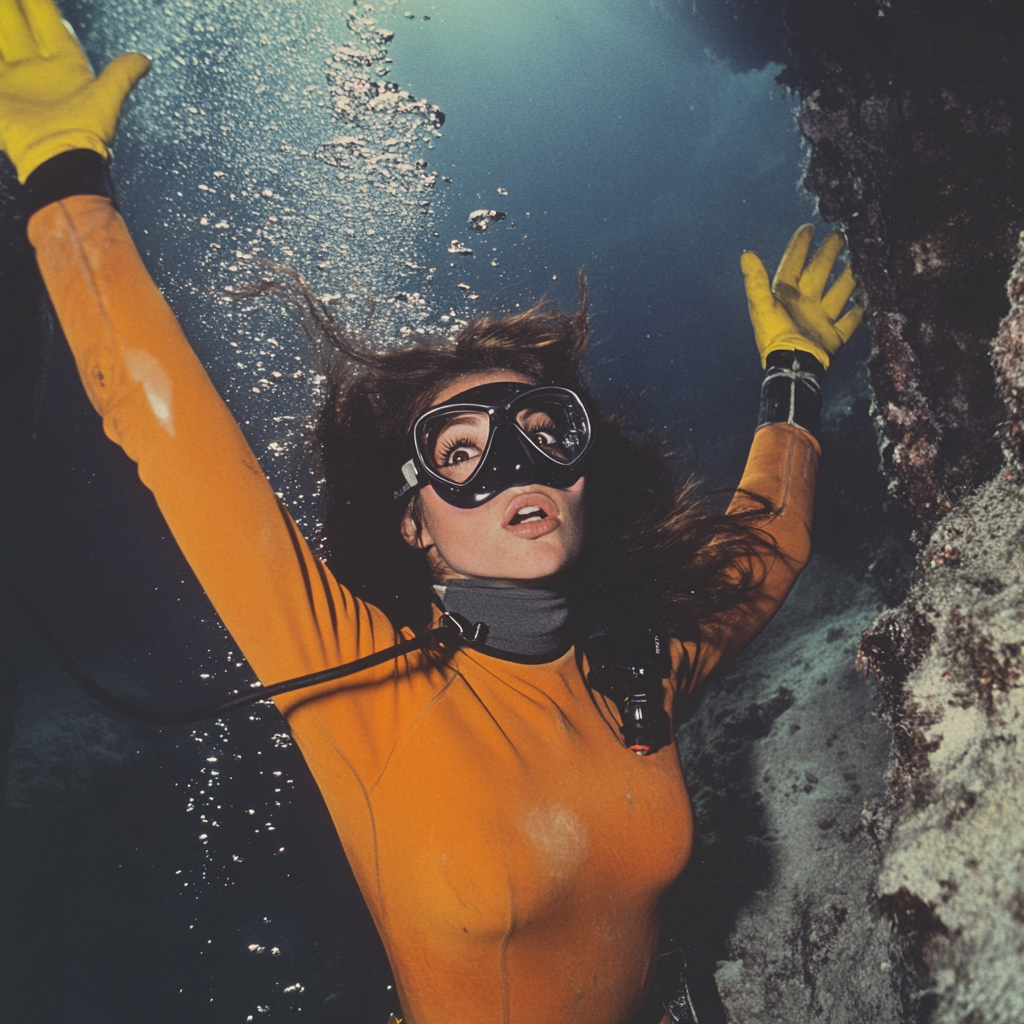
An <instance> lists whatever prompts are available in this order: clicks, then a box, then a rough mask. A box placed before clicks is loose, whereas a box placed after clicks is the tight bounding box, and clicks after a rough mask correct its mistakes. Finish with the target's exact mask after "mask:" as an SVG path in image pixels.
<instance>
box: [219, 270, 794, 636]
mask: <svg viewBox="0 0 1024 1024" xmlns="http://www.w3.org/2000/svg"><path fill="white" fill-rule="evenodd" d="M274 269H275V271H276V273H277V275H278V276H277V277H276V278H275V279H274V280H268V281H263V282H260V283H258V284H255V285H252V286H250V287H248V288H246V289H245V291H244V292H241V293H240V292H236V293H234V294H235V296H236V297H243V296H245V297H250V296H255V295H259V294H267V293H275V294H277V295H279V296H280V297H282V298H284V299H285V300H286V301H287V302H289V303H290V304H291V305H292V306H293V307H294V308H295V309H297V310H298V312H299V314H300V316H301V321H302V324H303V327H304V329H305V331H306V333H307V335H308V336H309V338H310V340H311V342H312V343H313V345H314V348H315V350H316V351H317V352H318V353H319V355H320V357H321V359H322V360H323V363H324V365H323V367H322V369H323V371H324V376H325V380H326V384H325V394H324V399H325V400H324V402H323V405H322V406H321V408H320V411H319V413H318V415H317V417H316V420H315V423H314V427H313V431H312V434H313V440H314V447H315V450H316V452H317V457H318V460H319V472H320V474H321V476H322V479H323V482H324V484H323V486H324V498H325V499H326V514H325V519H324V527H323V529H324V538H323V539H324V542H325V543H324V547H325V556H326V560H327V563H328V566H329V568H330V569H331V571H332V572H333V573H334V575H335V577H336V578H337V579H338V580H339V581H340V582H342V583H343V584H344V585H345V586H346V587H348V588H349V590H351V591H352V592H353V593H354V594H355V595H356V596H358V597H361V598H363V599H364V600H366V601H368V602H370V603H371V604H374V605H376V606H377V607H378V608H380V609H381V610H382V611H384V612H385V613H386V614H387V615H388V617H389V618H390V619H391V620H392V622H393V623H394V624H395V625H396V626H397V627H401V626H411V627H412V628H413V629H415V630H417V631H419V630H421V629H423V628H425V627H426V626H427V625H428V624H429V622H430V620H431V617H432V614H433V613H432V608H431V602H432V597H433V594H432V589H431V588H432V585H433V583H434V582H435V581H434V579H433V578H432V575H431V570H430V568H429V566H428V562H427V557H426V553H425V552H424V551H421V550H418V549H415V548H413V547H411V546H410V545H408V544H407V543H406V542H405V540H404V539H403V538H402V536H401V532H400V523H401V521H402V518H403V515H404V513H405V511H406V502H398V501H395V500H394V496H393V495H394V490H395V486H396V485H395V480H396V476H397V473H398V468H399V466H400V462H401V457H402V453H403V449H404V446H405V444H406V440H407V438H408V435H409V432H410V430H411V428H412V425H413V423H414V422H415V420H416V418H417V417H418V416H419V415H420V414H421V413H422V412H424V411H425V410H426V409H428V408H430V406H431V405H432V404H433V403H434V401H435V398H436V396H437V395H438V394H439V393H440V392H441V391H442V390H444V389H445V388H446V387H448V386H449V385H450V384H452V383H454V382H455V381H457V380H459V379H460V378H462V377H465V376H466V375H468V374H474V373H479V372H481V371H491V370H505V371H509V372H511V373H515V374H521V375H522V376H523V377H525V378H526V379H527V380H529V381H532V382H533V383H535V384H537V385H541V384H544V385H557V386H559V387H564V388H569V389H570V390H572V391H575V392H576V393H577V394H578V395H579V396H580V398H581V399H582V400H583V402H584V404H585V405H586V407H587V409H588V411H589V412H590V415H591V420H592V423H593V426H594V446H593V448H592V450H591V453H590V454H589V455H588V456H587V463H586V468H585V473H584V476H585V479H586V487H585V490H584V503H585V512H586V532H585V537H584V543H583V547H582V550H581V552H580V554H579V555H578V557H577V558H576V560H575V561H574V563H573V564H572V565H571V566H570V567H569V568H568V569H567V570H566V571H565V572H564V576H563V581H562V582H563V586H564V587H565V589H566V590H567V591H568V593H569V597H570V607H571V608H572V609H573V615H574V617H575V621H576V624H577V629H578V630H580V631H583V630H589V629H592V628H595V627H597V626H600V625H607V624H618V623H621V622H623V621H624V620H626V619H628V620H629V621H631V622H635V623H643V624H650V625H657V627H658V628H660V629H662V630H664V631H665V632H667V633H668V634H669V635H672V636H677V637H681V638H687V637H692V636H694V635H695V626H696V624H697V623H699V622H701V621H703V620H707V619H708V618H709V617H710V616H714V615H718V614H720V613H722V612H726V611H728V610H729V609H732V608H735V607H736V606H737V605H739V604H740V603H742V602H743V601H744V600H746V599H748V598H749V597H750V595H751V594H752V592H753V590H754V589H755V588H756V587H757V586H758V585H759V584H760V582H761V580H762V579H763V577H764V573H765V561H766V555H768V554H770V553H773V552H774V546H773V544H772V542H771V541H770V539H769V538H768V537H767V536H766V535H765V534H763V533H762V532H761V531H760V530H759V529H758V528H757V524H758V522H761V523H763V522H764V517H765V516H766V515H767V514H770V513H771V511H772V510H771V508H770V506H769V504H768V503H767V501H765V499H763V498H758V497H757V496H755V495H750V496H749V501H748V502H747V503H746V504H747V506H749V507H748V508H746V509H745V510H744V511H742V512H739V513H736V512H733V513H732V514H729V515H726V514H724V513H723V512H722V511H720V510H716V509H715V505H716V504H717V503H718V502H716V500H715V497H716V496H715V495H708V494H705V493H702V492H701V491H700V489H699V487H698V486H697V484H696V483H695V482H694V481H693V480H692V479H690V480H687V481H684V482H680V481H679V480H678V479H677V477H676V474H675V472H674V466H673V459H672V456H671V454H670V453H669V452H668V451H667V450H666V448H665V446H664V443H663V442H662V441H661V440H660V439H658V438H657V437H656V436H654V435H653V434H651V433H650V432H645V431H642V430H638V429H636V428H635V427H632V426H631V425H630V424H629V423H628V422H627V420H626V418H625V417H624V416H623V415H622V414H621V413H617V414H605V413H602V412H600V410H599V409H598V407H597V405H596V403H595V402H594V399H593V397H592V396H591V394H590V391H589V388H588V387H587V384H586V381H585V379H584V376H583V373H582V370H581V363H582V360H583V355H584V352H585V351H586V347H587V337H588V327H587V285H586V279H585V277H584V276H583V274H582V272H581V273H580V276H579V286H580V305H579V308H578V309H577V310H576V312H575V313H573V314H563V313H561V312H560V311H559V309H558V307H557V306H556V305H555V304H554V303H552V302H545V301H541V302H539V303H537V304H536V305H535V306H533V307H532V308H530V309H527V310H525V311H524V312H520V313H515V314H513V315H510V316H504V317H490V316H483V317H480V318H478V319H476V320H474V321H472V322H471V323H469V324H468V325H467V326H465V327H463V328H462V329H461V330H460V331H459V332H458V333H457V334H455V335H454V337H453V336H450V335H433V334H426V333H424V334H414V335H411V336H410V337H408V338H407V339H406V340H407V342H408V344H407V347H404V348H402V349H397V350H390V351H389V350H384V351H382V350H381V349H380V347H379V346H375V345H373V344H372V343H371V342H370V341H368V340H366V339H364V338H362V337H360V336H359V335H358V334H357V333H356V332H354V331H353V330H352V329H350V328H348V327H346V326H345V325H343V324H342V323H341V322H340V321H339V320H338V319H337V318H336V317H335V316H334V315H333V313H332V312H331V310H330V309H329V308H328V307H327V306H325V305H324V303H323V302H322V301H321V300H320V299H319V298H318V297H317V296H316V295H315V294H314V293H313V292H312V290H311V289H310V287H309V285H308V284H307V283H306V281H305V280H304V279H303V278H302V277H301V276H299V275H298V274H296V273H295V272H294V271H291V270H289V269H287V268H285V267H275V268H274ZM412 501H413V506H412V513H413V516H414V518H417V519H418V516H417V505H418V497H416V496H414V497H413V499H412Z"/></svg>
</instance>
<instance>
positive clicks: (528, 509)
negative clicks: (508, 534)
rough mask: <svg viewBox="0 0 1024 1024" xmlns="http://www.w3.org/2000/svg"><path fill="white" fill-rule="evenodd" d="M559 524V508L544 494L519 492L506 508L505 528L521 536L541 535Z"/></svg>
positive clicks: (532, 536)
mask: <svg viewBox="0 0 1024 1024" xmlns="http://www.w3.org/2000/svg"><path fill="white" fill-rule="evenodd" d="M557 526H558V509H557V508H556V507H555V503H554V502H553V501H552V500H551V499H550V498H549V497H547V496H546V495H544V494H537V493H533V494H517V495H516V496H515V497H514V498H513V499H512V500H511V501H510V502H509V503H508V506H507V507H506V509H505V529H506V530H511V531H512V532H513V533H515V534H518V535H519V536H520V537H526V538H534V537H540V536H543V535H544V534H546V533H550V532H551V531H552V530H554V529H555V528H556V527H557Z"/></svg>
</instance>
